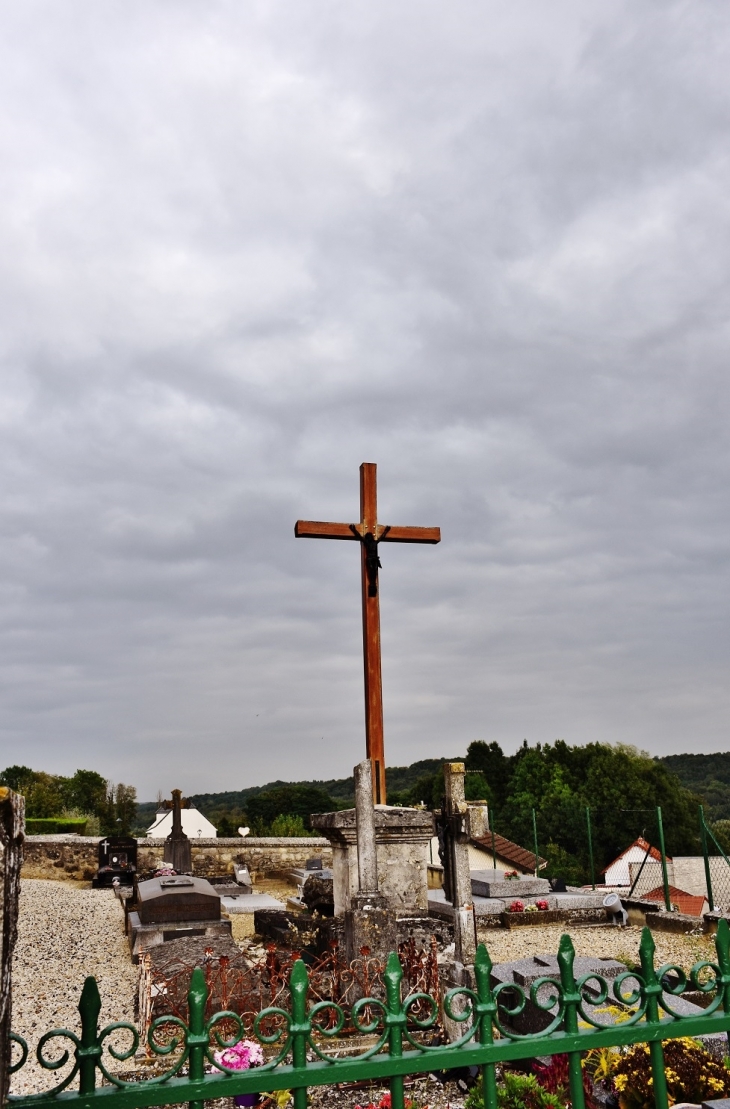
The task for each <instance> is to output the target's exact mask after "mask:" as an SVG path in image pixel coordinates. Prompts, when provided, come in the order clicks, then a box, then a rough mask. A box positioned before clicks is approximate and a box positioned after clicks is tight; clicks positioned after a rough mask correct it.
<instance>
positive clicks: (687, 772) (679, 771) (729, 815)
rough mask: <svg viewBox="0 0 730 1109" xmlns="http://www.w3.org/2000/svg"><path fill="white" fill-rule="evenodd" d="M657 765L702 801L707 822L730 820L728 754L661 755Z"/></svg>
mask: <svg viewBox="0 0 730 1109" xmlns="http://www.w3.org/2000/svg"><path fill="white" fill-rule="evenodd" d="M657 762H661V763H663V764H664V766H665V767H666V768H667V770H670V771H671V772H672V773H673V774H676V775H677V777H678V778H679V780H680V782H681V783H682V785H683V786H685V788H686V789H689V790H691V791H692V793H696V794H697V795H698V796H699V797H701V798H702V801H703V804H704V806H705V816H706V817H707V819H708V820H712V821H715V820H730V751H723V752H721V753H720V754H716V755H665V756H664V758H661V759H657Z"/></svg>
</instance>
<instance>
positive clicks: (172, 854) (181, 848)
mask: <svg viewBox="0 0 730 1109" xmlns="http://www.w3.org/2000/svg"><path fill="white" fill-rule="evenodd" d="M184 803H186V802H183V795H182V790H179V789H173V791H172V801H165V808H166V809H172V831H171V832H170V834H169V836H168V837H167V839H166V840H165V853H164V855H163V858H164V860H165V862H166V863H169V864H170V866H171V867H172V869H173V870H176V871H177V872H178V874H190V873H192V869H193V856H192V852H191V850H190V840H189V839H188V837H187V836H186V835H185V833H184V832H183V826H182V816H181V815H180V813H181V811H182V807H183V804H184Z"/></svg>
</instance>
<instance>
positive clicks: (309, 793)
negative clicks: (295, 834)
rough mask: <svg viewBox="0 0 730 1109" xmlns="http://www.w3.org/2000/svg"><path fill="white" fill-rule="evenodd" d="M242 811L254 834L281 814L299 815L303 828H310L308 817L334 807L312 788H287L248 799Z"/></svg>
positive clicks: (324, 796) (334, 805)
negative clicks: (254, 831)
mask: <svg viewBox="0 0 730 1109" xmlns="http://www.w3.org/2000/svg"><path fill="white" fill-rule="evenodd" d="M246 808H247V812H248V816H249V819H250V821H251V826H252V828H254V829H255V830H256V831H257V832H258V829H259V828H260V827H267V828H268V827H270V826H271V824H272V823H273V822H274V820H276V818H277V816H281V815H285V816H301V817H302V819H303V821H304V825H305V827H306V828H307V829H311V827H312V825H311V823H310V820H309V817H310V815H311V814H312V813H320V812H332V811H333V810H334V809H336V808H337V805H336V803H335V802H334V801H333V800H332V798H331V797H330V796H329V794H328V793H325V791H324V790H323V789H318V788H317V787H316V786H306V785H290V786H281V787H280V788H279V789H272V790H268V791H266V792H264V793H258V794H256V796H255V797H250V798H249V799H248V802H247V806H246ZM258 834H262V833H260V832H259V833H258Z"/></svg>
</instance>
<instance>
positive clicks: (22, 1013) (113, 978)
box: [11, 879, 137, 1093]
mask: <svg viewBox="0 0 730 1109" xmlns="http://www.w3.org/2000/svg"><path fill="white" fill-rule="evenodd" d="M89 974H93V975H94V977H95V978H96V980H97V983H98V986H99V993H100V994H101V1014H100V1016H99V1023H100V1026H101V1027H103V1026H104V1025H105V1024H109V1023H111V1022H112V1021H117V1020H124V1021H132V1022H134V1001H135V994H136V990H137V967H135V966H134V965H133V964H132V960H131V958H130V955H129V945H128V943H127V938H126V936H125V935H124V914H123V912H122V908H121V906H120V904H119V901H118V900H117V898H116V897H115V896H114V894H113V892H112V891H111V890H92V889H83V888H81V887H80V886H79V885H78V884H74V883H70V882H53V881H49V880H48V879H24V880H23V881H22V882H21V890H20V915H19V920H18V944H17V947H16V949H15V958H14V961H13V1021H12V1028H13V1031H14V1032H17V1033H19V1034H20V1035H21V1036H23V1038H24V1039H25V1040H27V1042H28V1046H29V1048H30V1056H31V1058H34V1052H35V1047H36V1045H37V1043H38V1040H39V1038H40V1037H41V1036H42V1035H43V1033H44V1032H47V1031H48V1030H49V1029H51V1028H68V1029H70V1030H71V1031H73V1032H77V1033H78V1032H80V1029H81V1025H80V1019H79V1013H78V1003H79V997H80V995H81V990H82V988H83V985H84V981H85V979H86V977H87V975H89ZM59 1042H63V1043H64V1046H69V1047H70V1046H72V1045H70V1044H68V1041H59ZM55 1081H57V1077H56V1076H54V1074H52V1073H51V1072H44V1071H41V1069H40V1067H39V1066H38V1064H37V1063H35V1062H31V1061H30V1060H29V1062H28V1063H26V1065H25V1066H24V1067H23V1068H22V1070H20V1071H18V1073H17V1074H15V1075H14V1076H13V1082H12V1087H11V1089H12V1092H13V1093H30V1092H34V1091H37V1090H43V1089H47V1088H48V1087H50V1086H52V1085H53V1084H54V1082H55Z"/></svg>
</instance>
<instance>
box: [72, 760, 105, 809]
mask: <svg viewBox="0 0 730 1109" xmlns="http://www.w3.org/2000/svg"><path fill="white" fill-rule="evenodd" d="M67 793H68V807H69V808H74V809H78V810H79V812H82V813H91V814H93V815H94V816H99V815H100V814H101V812H102V811H103V808H104V804H105V801H106V779H105V778H103V777H102V776H101V774H98V773H97V772H96V770H77V771H76V773H75V774H74V776H73V777H72V778H70V779H69V782H68V787H67Z"/></svg>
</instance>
